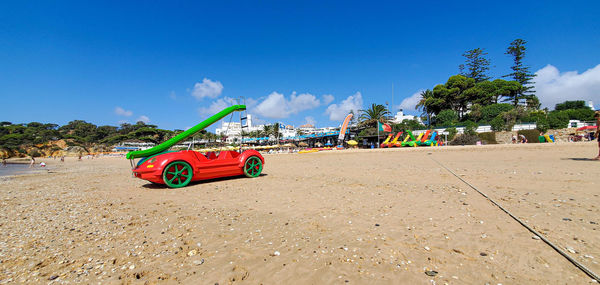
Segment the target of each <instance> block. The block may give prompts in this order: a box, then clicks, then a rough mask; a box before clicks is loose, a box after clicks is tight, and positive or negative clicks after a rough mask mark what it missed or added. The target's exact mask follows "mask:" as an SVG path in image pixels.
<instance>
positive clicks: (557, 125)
mask: <svg viewBox="0 0 600 285" xmlns="http://www.w3.org/2000/svg"><path fill="white" fill-rule="evenodd" d="M548 124H549V126H550V128H551V129H563V128H566V127H567V126H568V125H569V117H568V116H567V114H566V113H564V112H550V114H548Z"/></svg>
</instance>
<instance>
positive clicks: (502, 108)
mask: <svg viewBox="0 0 600 285" xmlns="http://www.w3.org/2000/svg"><path fill="white" fill-rule="evenodd" d="M513 108H514V107H513V106H512V105H511V104H506V103H502V104H492V105H488V106H485V107H483V108H481V122H484V123H489V122H491V120H493V119H494V118H496V117H497V116H498V115H500V114H502V113H503V112H507V111H510V110H512V109H513Z"/></svg>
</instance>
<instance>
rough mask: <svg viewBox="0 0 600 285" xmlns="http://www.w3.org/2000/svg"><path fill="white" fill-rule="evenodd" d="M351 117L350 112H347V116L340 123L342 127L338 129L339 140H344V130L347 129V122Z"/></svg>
mask: <svg viewBox="0 0 600 285" xmlns="http://www.w3.org/2000/svg"><path fill="white" fill-rule="evenodd" d="M351 119H352V113H350V114H348V116H346V119H344V123H343V124H342V128H341V129H340V136H339V137H338V140H339V141H343V140H344V137H345V136H346V130H347V129H348V124H349V123H350V120H351Z"/></svg>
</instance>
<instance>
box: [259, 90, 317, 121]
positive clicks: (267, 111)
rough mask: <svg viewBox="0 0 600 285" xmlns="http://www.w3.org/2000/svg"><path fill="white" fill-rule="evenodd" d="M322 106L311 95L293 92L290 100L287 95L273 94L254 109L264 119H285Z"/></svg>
mask: <svg viewBox="0 0 600 285" xmlns="http://www.w3.org/2000/svg"><path fill="white" fill-rule="evenodd" d="M320 105H321V102H320V101H319V99H317V97H315V96H314V95H312V94H309V93H303V94H300V95H296V92H293V93H292V95H290V98H289V99H287V98H286V97H285V95H283V94H281V93H277V92H273V93H271V94H269V96H267V98H266V99H265V100H263V101H262V102H260V103H259V104H258V105H257V106H256V108H254V111H255V112H256V113H257V114H258V115H261V116H263V117H267V118H271V119H283V118H287V117H289V116H290V115H294V114H297V113H299V112H302V111H305V110H310V109H314V108H316V107H319V106H320Z"/></svg>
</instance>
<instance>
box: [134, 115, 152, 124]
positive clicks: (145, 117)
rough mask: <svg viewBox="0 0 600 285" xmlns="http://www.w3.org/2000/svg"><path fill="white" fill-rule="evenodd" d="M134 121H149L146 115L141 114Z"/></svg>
mask: <svg viewBox="0 0 600 285" xmlns="http://www.w3.org/2000/svg"><path fill="white" fill-rule="evenodd" d="M136 121H137V122H139V121H142V122H144V123H146V124H147V123H150V118H148V116H144V115H141V116H140V117H139V118H138V119H137V120H136Z"/></svg>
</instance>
